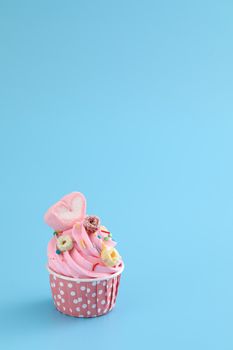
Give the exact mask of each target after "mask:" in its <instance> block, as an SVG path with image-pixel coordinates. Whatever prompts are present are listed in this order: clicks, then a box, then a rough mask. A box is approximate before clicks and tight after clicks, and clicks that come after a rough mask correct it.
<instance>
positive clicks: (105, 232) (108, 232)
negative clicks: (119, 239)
mask: <svg viewBox="0 0 233 350" xmlns="http://www.w3.org/2000/svg"><path fill="white" fill-rule="evenodd" d="M101 232H105V233H107V234H108V235H110V232H109V231H104V230H101Z"/></svg>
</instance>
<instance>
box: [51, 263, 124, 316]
mask: <svg viewBox="0 0 233 350" xmlns="http://www.w3.org/2000/svg"><path fill="white" fill-rule="evenodd" d="M123 269H124V266H122V269H121V270H120V271H118V272H117V273H115V274H113V275H111V276H109V277H107V278H99V279H74V278H70V277H66V276H62V275H59V274H57V273H55V272H53V271H52V270H50V269H49V268H48V271H49V280H50V287H51V291H52V297H53V301H54V305H55V307H56V308H57V310H58V311H60V312H62V313H63V314H66V315H69V316H74V317H97V316H101V315H104V314H106V313H108V312H109V311H111V310H112V309H113V308H114V306H115V304H116V298H117V294H118V290H119V285H120V278H121V273H122V271H123Z"/></svg>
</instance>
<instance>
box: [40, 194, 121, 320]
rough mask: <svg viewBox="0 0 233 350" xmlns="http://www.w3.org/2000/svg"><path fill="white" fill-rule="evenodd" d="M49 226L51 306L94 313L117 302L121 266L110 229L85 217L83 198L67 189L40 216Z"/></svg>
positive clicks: (68, 312)
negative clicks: (51, 230)
mask: <svg viewBox="0 0 233 350" xmlns="http://www.w3.org/2000/svg"><path fill="white" fill-rule="evenodd" d="M45 222H46V223H47V224H48V225H49V226H50V227H51V228H52V229H53V231H54V232H53V237H52V238H51V240H50V241H49V244H48V271H49V276H50V286H51V291H52V297H53V300H54V304H55V306H56V308H57V309H58V310H59V311H60V312H62V313H64V314H66V315H70V316H75V317H96V316H100V315H103V314H106V313H107V312H109V311H111V310H112V309H113V307H114V306H115V303H116V298H117V293H118V288H119V283H120V277H121V273H122V271H123V269H124V264H123V261H122V258H121V256H120V254H119V253H118V251H117V250H116V248H115V246H116V242H115V241H114V240H113V238H112V234H111V232H110V231H109V230H108V229H107V228H106V227H105V226H103V225H102V224H101V222H100V219H99V217H97V216H95V215H86V199H85V197H84V195H83V194H82V193H80V192H72V193H70V194H68V195H66V196H64V197H63V198H62V199H61V200H60V201H58V202H57V203H55V204H54V205H53V206H52V207H51V208H49V209H48V211H47V212H46V214H45Z"/></svg>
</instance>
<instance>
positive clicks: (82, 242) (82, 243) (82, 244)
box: [80, 239, 86, 249]
mask: <svg viewBox="0 0 233 350" xmlns="http://www.w3.org/2000/svg"><path fill="white" fill-rule="evenodd" d="M80 244H81V246H82V247H83V248H84V249H85V248H86V244H85V243H84V241H83V239H81V240H80Z"/></svg>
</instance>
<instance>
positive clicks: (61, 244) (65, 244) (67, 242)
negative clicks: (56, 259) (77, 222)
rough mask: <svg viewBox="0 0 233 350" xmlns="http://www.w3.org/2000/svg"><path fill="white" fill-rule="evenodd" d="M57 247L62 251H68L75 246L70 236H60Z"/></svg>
mask: <svg viewBox="0 0 233 350" xmlns="http://www.w3.org/2000/svg"><path fill="white" fill-rule="evenodd" d="M57 248H58V249H59V251H61V252H66V251H68V250H71V249H72V248H73V241H72V238H71V237H70V236H68V235H67V236H65V235H64V236H60V237H58V239H57Z"/></svg>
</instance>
